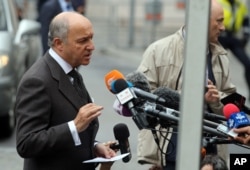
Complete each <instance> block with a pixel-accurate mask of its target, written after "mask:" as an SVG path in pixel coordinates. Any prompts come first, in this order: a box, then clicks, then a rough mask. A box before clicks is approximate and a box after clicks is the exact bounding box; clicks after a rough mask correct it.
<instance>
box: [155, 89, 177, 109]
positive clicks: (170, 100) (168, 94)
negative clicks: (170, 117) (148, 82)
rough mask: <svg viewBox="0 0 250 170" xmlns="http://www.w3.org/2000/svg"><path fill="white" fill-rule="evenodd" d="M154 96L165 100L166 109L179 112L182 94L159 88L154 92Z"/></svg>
mask: <svg viewBox="0 0 250 170" xmlns="http://www.w3.org/2000/svg"><path fill="white" fill-rule="evenodd" d="M153 94H155V95H157V96H159V97H162V98H163V99H165V101H166V102H165V105H164V106H165V107H168V108H171V109H174V110H179V104H180V94H179V93H178V92H177V91H174V90H172V89H170V88H168V87H158V88H157V89H155V90H154V92H153Z"/></svg>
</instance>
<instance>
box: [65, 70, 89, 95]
mask: <svg viewBox="0 0 250 170" xmlns="http://www.w3.org/2000/svg"><path fill="white" fill-rule="evenodd" d="M68 75H70V76H71V77H72V78H73V79H74V80H73V86H74V88H75V89H76V91H77V93H78V94H79V96H80V97H82V98H85V97H86V94H85V91H86V90H85V86H84V84H83V80H82V76H81V75H80V74H79V73H78V72H77V71H76V70H75V69H73V70H71V71H70V72H69V73H68Z"/></svg>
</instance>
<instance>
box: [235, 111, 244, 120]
mask: <svg viewBox="0 0 250 170" xmlns="http://www.w3.org/2000/svg"><path fill="white" fill-rule="evenodd" d="M235 118H236V119H238V120H240V121H242V120H243V119H245V116H243V115H241V114H239V113H237V114H236V117H235Z"/></svg>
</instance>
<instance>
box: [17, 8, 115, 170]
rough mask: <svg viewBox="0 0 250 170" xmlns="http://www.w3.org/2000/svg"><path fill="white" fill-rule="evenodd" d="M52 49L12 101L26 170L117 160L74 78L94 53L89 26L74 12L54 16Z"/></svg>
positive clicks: (97, 109) (96, 111) (66, 169)
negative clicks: (100, 138)
mask: <svg viewBox="0 0 250 170" xmlns="http://www.w3.org/2000/svg"><path fill="white" fill-rule="evenodd" d="M49 35H50V36H49V40H48V42H49V45H50V49H49V50H48V51H47V52H46V54H45V55H44V56H43V57H41V58H39V60H37V61H36V62H35V63H34V64H33V65H32V66H31V67H30V68H29V69H28V70H27V71H26V73H25V74H24V76H23V77H22V79H21V81H20V83H19V85H18V89H17V95H16V105H15V118H16V149H17V152H18V154H19V155H20V156H21V157H22V158H24V166H23V169H25V170H38V169H60V170H71V169H73V170H83V169H88V170H94V169H95V167H96V166H97V165H96V164H95V163H83V161H85V160H89V159H93V158H95V157H104V158H111V157H114V156H115V155H116V153H115V151H114V150H112V149H111V148H110V145H105V144H104V143H100V142H98V141H97V140H96V139H95V138H96V134H97V132H98V128H99V121H98V117H99V116H100V115H101V112H102V110H103V106H100V105H98V104H95V103H93V102H92V99H91V97H90V95H89V93H88V91H87V89H86V87H85V86H84V83H83V80H82V77H81V75H80V73H79V72H78V68H79V67H80V66H82V65H83V66H86V65H88V64H89V63H90V60H91V55H92V52H93V50H94V49H95V46H94V43H93V36H94V32H93V27H92V23H91V22H90V21H89V19H87V18H86V17H84V16H83V15H81V14H79V13H77V12H62V13H60V14H58V15H56V16H55V17H54V18H53V20H52V22H51V24H50V26H49Z"/></svg>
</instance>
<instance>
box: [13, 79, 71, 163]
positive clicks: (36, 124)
mask: <svg viewBox="0 0 250 170" xmlns="http://www.w3.org/2000/svg"><path fill="white" fill-rule="evenodd" d="M49 96H50V95H49V94H48V91H46V88H45V84H44V82H43V81H42V80H40V79H38V78H29V79H25V81H22V83H21V85H20V86H19V89H18V93H17V100H16V107H15V114H16V115H15V116H16V122H17V124H16V126H17V134H16V135H17V137H16V140H17V141H16V143H17V146H16V147H17V151H18V153H19V155H20V156H21V157H24V158H29V157H36V156H38V155H39V156H41V155H47V154H52V153H54V152H57V151H60V150H62V149H65V148H67V146H68V147H74V142H73V139H72V136H71V133H70V130H69V127H68V124H67V123H63V124H60V125H57V126H53V127H49V126H50V117H51V110H52V109H51V102H50V97H49ZM65 143H67V145H65Z"/></svg>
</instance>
